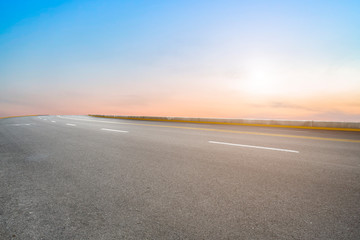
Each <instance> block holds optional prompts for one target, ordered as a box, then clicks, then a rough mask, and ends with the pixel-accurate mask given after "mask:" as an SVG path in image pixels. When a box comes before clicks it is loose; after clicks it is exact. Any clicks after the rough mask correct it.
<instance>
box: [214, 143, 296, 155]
mask: <svg viewBox="0 0 360 240" xmlns="http://www.w3.org/2000/svg"><path fill="white" fill-rule="evenodd" d="M209 143H215V144H223V145H230V146H236V147H247V148H258V149H265V150H273V151H282V152H291V153H299V151H295V150H289V149H282V148H271V147H261V146H253V145H244V144H236V143H226V142H215V141H209Z"/></svg>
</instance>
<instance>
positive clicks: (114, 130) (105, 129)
mask: <svg viewBox="0 0 360 240" xmlns="http://www.w3.org/2000/svg"><path fill="white" fill-rule="evenodd" d="M100 130H104V131H111V132H122V133H127V132H128V131H123V130H116V129H109V128H101V129H100Z"/></svg>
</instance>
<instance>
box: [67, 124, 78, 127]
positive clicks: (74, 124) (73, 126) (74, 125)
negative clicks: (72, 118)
mask: <svg viewBox="0 0 360 240" xmlns="http://www.w3.org/2000/svg"><path fill="white" fill-rule="evenodd" d="M66 125H68V126H73V127H74V126H76V124H72V123H67V124H66Z"/></svg>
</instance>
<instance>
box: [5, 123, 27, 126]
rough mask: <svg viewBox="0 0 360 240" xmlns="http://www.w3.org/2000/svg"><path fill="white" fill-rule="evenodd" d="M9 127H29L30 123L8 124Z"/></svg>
mask: <svg viewBox="0 0 360 240" xmlns="http://www.w3.org/2000/svg"><path fill="white" fill-rule="evenodd" d="M10 125H11V126H30V125H31V124H30V123H15V124H10Z"/></svg>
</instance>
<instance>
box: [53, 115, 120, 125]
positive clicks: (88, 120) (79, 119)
mask: <svg viewBox="0 0 360 240" xmlns="http://www.w3.org/2000/svg"><path fill="white" fill-rule="evenodd" d="M57 117H58V118H63V119H69V120H78V121H87V122H100V123H114V124H127V123H121V122H112V121H101V120H90V119H81V118H71V117H63V116H57Z"/></svg>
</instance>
